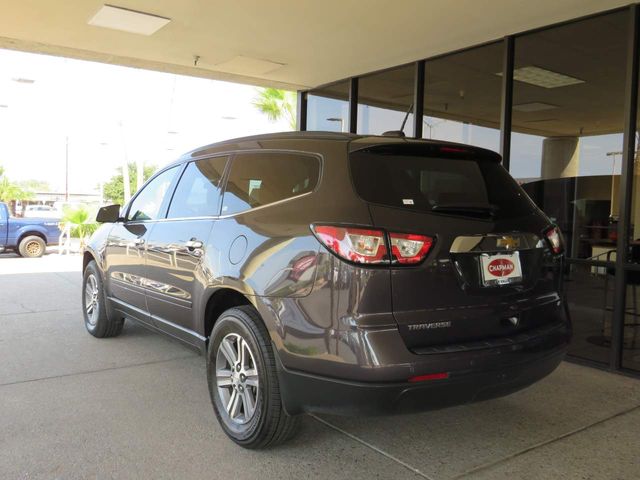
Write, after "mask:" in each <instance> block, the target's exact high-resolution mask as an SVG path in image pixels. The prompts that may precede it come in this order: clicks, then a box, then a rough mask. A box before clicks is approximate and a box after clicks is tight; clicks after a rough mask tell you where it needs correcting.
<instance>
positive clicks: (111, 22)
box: [87, 5, 171, 35]
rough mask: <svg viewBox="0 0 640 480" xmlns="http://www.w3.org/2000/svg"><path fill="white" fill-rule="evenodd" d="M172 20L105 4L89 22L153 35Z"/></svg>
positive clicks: (97, 25) (124, 30) (114, 28)
mask: <svg viewBox="0 0 640 480" xmlns="http://www.w3.org/2000/svg"><path fill="white" fill-rule="evenodd" d="M170 21H171V19H170V18H165V17H160V16H158V15H152V14H150V13H144V12H137V11H135V10H129V9H127V8H120V7H114V6H112V5H103V6H102V8H100V10H98V13H96V14H95V15H94V16H93V17H92V18H91V19H90V20H89V22H87V23H89V25H93V26H95V27H104V28H111V29H113V30H121V31H123V32H129V33H137V34H139V35H153V34H154V33H156V32H157V31H158V30H160V29H161V28H162V27H164V26H165V25H166V24H167V23H169V22H170Z"/></svg>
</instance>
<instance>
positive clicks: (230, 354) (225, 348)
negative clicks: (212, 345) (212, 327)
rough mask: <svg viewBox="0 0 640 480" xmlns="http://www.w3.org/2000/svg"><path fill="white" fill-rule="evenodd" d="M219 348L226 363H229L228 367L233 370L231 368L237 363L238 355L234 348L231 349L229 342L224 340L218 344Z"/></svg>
mask: <svg viewBox="0 0 640 480" xmlns="http://www.w3.org/2000/svg"><path fill="white" fill-rule="evenodd" d="M220 347H221V350H222V354H223V355H224V357H225V358H226V359H227V362H229V366H230V367H232V368H233V366H234V365H235V364H236V363H237V362H238V355H237V353H236V350H235V348H233V345H232V344H231V341H230V340H228V339H227V338H225V339H224V340H222V343H220Z"/></svg>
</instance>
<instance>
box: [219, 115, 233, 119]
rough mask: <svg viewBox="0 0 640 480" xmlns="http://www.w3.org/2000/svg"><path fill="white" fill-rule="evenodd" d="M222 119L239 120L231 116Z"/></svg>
mask: <svg viewBox="0 0 640 480" xmlns="http://www.w3.org/2000/svg"><path fill="white" fill-rule="evenodd" d="M220 118H222V120H237V118H236V117H232V116H230V115H225V116H223V117H220Z"/></svg>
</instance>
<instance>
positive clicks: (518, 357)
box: [83, 133, 571, 448]
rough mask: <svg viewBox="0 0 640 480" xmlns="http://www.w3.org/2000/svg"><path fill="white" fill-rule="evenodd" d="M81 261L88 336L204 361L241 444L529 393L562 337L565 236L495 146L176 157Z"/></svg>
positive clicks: (314, 145)
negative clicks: (157, 335)
mask: <svg viewBox="0 0 640 480" xmlns="http://www.w3.org/2000/svg"><path fill="white" fill-rule="evenodd" d="M98 221H101V222H103V223H105V224H104V225H103V226H102V227H101V228H100V229H99V230H98V231H97V232H96V233H95V234H94V236H93V237H92V239H91V241H90V243H89V246H88V247H87V249H86V252H85V253H84V282H83V306H84V312H85V325H86V327H87V330H88V331H89V332H90V333H91V334H92V335H94V336H96V337H109V336H115V335H118V334H119V333H120V332H121V331H122V326H123V322H124V320H125V319H131V320H135V321H137V322H140V323H142V324H143V325H145V326H147V327H148V328H150V329H152V330H155V331H158V332H162V333H165V334H167V335H170V336H171V337H173V338H175V339H178V340H180V341H182V342H184V343H186V344H188V345H191V346H193V347H196V348H198V349H200V350H201V351H202V352H204V353H205V355H206V359H207V380H208V383H209V392H210V394H211V400H212V402H213V407H214V411H215V413H216V415H217V417H218V419H219V421H220V424H221V425H222V427H223V429H224V431H225V432H226V433H227V434H228V435H229V437H231V439H233V440H234V441H235V442H236V443H238V444H240V445H242V446H244V447H251V448H259V447H265V446H268V445H272V444H275V443H278V442H281V441H283V440H285V439H286V438H288V437H289V436H290V435H291V434H292V433H293V432H294V430H295V425H296V415H298V414H300V413H303V412H327V413H332V414H379V413H394V412H412V411H421V410H427V409H434V408H440V407H446V406H450V405H456V404H461V403H466V402H472V401H478V400H484V399H488V398H492V397H497V396H500V395H505V394H508V393H510V392H513V391H516V390H518V389H521V388H523V387H525V386H527V385H530V384H531V383H533V382H535V381H537V380H539V379H541V378H542V377H544V376H545V375H547V374H549V373H550V372H552V371H553V370H554V369H555V368H556V366H557V365H558V364H559V362H560V361H561V360H562V358H563V356H564V354H565V350H566V348H567V344H568V342H569V339H570V333H571V327H570V321H569V317H568V314H567V309H566V304H565V298H564V292H563V286H562V270H563V245H562V237H561V235H560V232H559V231H558V229H557V228H556V227H555V226H554V225H552V224H551V222H550V221H549V219H548V218H547V217H546V216H545V215H544V214H543V213H542V212H541V211H540V210H539V209H538V208H536V206H535V205H534V204H533V203H532V202H531V200H530V199H529V198H528V197H527V195H526V194H525V193H524V192H523V191H522V189H521V188H520V187H519V186H518V185H517V184H516V182H515V181H514V180H513V179H512V178H511V177H510V176H509V174H508V173H507V172H506V170H505V169H504V168H503V167H502V166H501V164H500V157H499V156H498V155H497V154H495V153H493V152H490V151H488V150H483V149H480V148H475V147H470V146H466V145H458V144H451V143H444V142H435V141H423V140H408V139H401V138H397V137H396V138H393V137H364V136H357V135H349V134H333V133H288V134H274V135H264V136H256V137H249V138H242V139H237V140H231V141H227V142H222V143H217V144H214V145H209V146H206V147H203V148H200V149H197V150H195V151H193V152H190V153H188V154H186V155H184V156H183V157H182V158H181V159H180V160H179V161H177V162H176V163H174V164H171V165H169V166H167V167H166V168H164V169H163V170H162V171H160V172H159V173H157V174H156V175H155V176H154V177H153V178H151V179H150V180H149V181H148V182H147V183H146V184H145V186H144V187H143V188H142V189H141V190H140V191H139V192H138V193H137V194H136V195H135V196H134V198H133V199H132V200H131V201H130V202H129V203H128V205H126V206H125V207H124V208H122V209H120V208H119V206H111V207H104V208H103V209H101V211H100V212H99V214H98Z"/></svg>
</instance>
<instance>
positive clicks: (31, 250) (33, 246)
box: [25, 241, 42, 257]
mask: <svg viewBox="0 0 640 480" xmlns="http://www.w3.org/2000/svg"><path fill="white" fill-rule="evenodd" d="M25 250H26V251H27V253H28V254H29V256H30V257H39V256H40V255H41V254H42V246H41V245H40V244H39V243H38V242H35V241H34V242H29V243H27V245H26V246H25Z"/></svg>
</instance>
